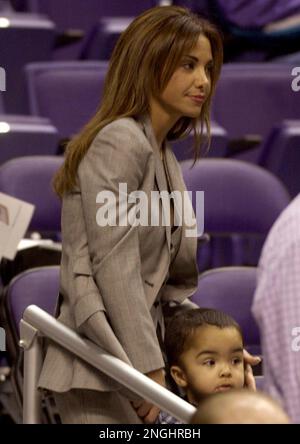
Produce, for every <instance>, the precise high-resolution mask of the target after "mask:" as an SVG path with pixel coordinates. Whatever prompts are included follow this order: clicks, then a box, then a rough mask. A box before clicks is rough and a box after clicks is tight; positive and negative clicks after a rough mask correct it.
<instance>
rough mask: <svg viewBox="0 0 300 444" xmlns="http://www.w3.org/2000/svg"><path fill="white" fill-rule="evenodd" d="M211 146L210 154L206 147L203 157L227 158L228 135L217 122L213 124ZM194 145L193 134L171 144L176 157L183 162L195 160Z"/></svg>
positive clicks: (203, 150) (203, 149)
mask: <svg viewBox="0 0 300 444" xmlns="http://www.w3.org/2000/svg"><path fill="white" fill-rule="evenodd" d="M210 131H211V146H210V150H209V152H208V153H206V152H205V150H206V147H205V145H204V147H203V148H202V153H201V157H225V155H226V146H227V133H226V131H225V130H224V128H222V127H221V126H220V125H218V124H217V123H216V122H211V128H210ZM193 143H194V136H193V133H191V134H190V135H189V136H188V137H186V138H185V139H181V140H175V141H172V142H171V145H172V149H173V151H174V154H175V156H176V157H177V159H178V160H179V161H180V162H181V161H183V160H187V159H193V157H194V154H193Z"/></svg>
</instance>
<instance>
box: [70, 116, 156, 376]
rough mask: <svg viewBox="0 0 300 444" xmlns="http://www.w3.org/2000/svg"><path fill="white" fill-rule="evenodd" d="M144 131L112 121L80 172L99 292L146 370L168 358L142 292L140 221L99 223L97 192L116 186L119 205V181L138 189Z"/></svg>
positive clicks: (145, 157) (129, 351)
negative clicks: (101, 224)
mask: <svg viewBox="0 0 300 444" xmlns="http://www.w3.org/2000/svg"><path fill="white" fill-rule="evenodd" d="M142 136H143V134H142V133H141V134H139V131H138V130H137V129H135V128H130V127H129V126H127V125H125V123H124V122H123V124H122V123H121V122H117V121H116V122H113V123H112V124H110V125H108V126H107V127H105V128H104V129H102V130H101V131H100V132H99V134H98V135H97V137H96V138H95V140H94V142H93V143H92V145H91V147H90V148H89V150H88V152H87V154H86V156H85V157H84V159H83V161H82V162H81V164H80V166H79V169H78V178H79V184H80V188H81V197H82V205H83V214H84V219H85V224H86V231H87V239H88V248H89V253H90V259H91V263H92V270H93V277H94V279H95V282H96V284H97V287H98V290H99V295H98V296H99V298H101V299H102V300H103V303H104V306H105V310H106V314H107V318H108V321H109V323H110V325H111V327H112V329H113V331H114V333H115V335H116V337H117V338H118V340H119V342H120V344H121V346H122V347H123V349H124V351H125V353H126V355H127V356H128V358H129V360H130V362H131V363H132V365H133V367H135V368H136V369H137V370H139V371H141V372H142V373H147V372H149V371H152V370H155V369H158V368H162V367H164V360H163V357H162V353H161V350H160V346H159V343H158V340H157V336H156V331H155V328H154V324H153V320H152V317H151V314H150V310H149V308H148V306H147V300H146V296H145V292H144V286H143V281H142V276H141V258H140V253H139V230H138V227H135V226H131V225H130V224H127V225H126V226H120V225H119V224H117V225H116V226H99V225H98V224H97V220H96V213H97V210H98V209H99V204H97V202H96V198H97V194H98V193H99V192H101V191H105V192H107V191H108V192H112V193H113V194H114V195H115V197H116V203H117V209H118V204H119V184H120V183H126V184H127V193H128V194H129V193H131V192H132V191H136V190H138V189H139V187H140V185H141V183H142V181H143V177H144V172H145V170H146V168H147V165H148V162H149V161H151V159H152V161H153V156H151V151H150V148H151V147H148V146H147V145H146V146H145V140H143V139H142ZM132 205H133V204H131V205H130V204H128V212H129V211H130V210H131V209H133V210H134V208H132ZM95 297H96V295H95ZM94 305H95V306H96V305H97V303H96V304H94ZM100 331H101V325H99V334H100Z"/></svg>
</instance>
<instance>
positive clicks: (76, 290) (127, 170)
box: [39, 6, 222, 424]
mask: <svg viewBox="0 0 300 444" xmlns="http://www.w3.org/2000/svg"><path fill="white" fill-rule="evenodd" d="M221 63H222V43H221V39H220V36H219V34H218V32H217V31H216V29H215V28H214V27H213V26H212V25H211V24H209V23H208V22H206V21H204V20H202V19H200V18H198V17H197V16H194V15H193V14H192V13H190V12H189V11H188V10H185V9H183V8H179V7H171V6H166V7H156V8H153V9H150V10H148V11H146V12H145V13H143V14H142V15H141V16H139V17H137V18H136V19H135V20H134V21H133V22H132V23H131V25H130V26H129V27H128V29H127V30H126V31H125V32H124V33H123V34H122V35H121V37H120V39H119V41H118V42H117V45H116V47H115V49H114V52H113V54H112V58H111V61H110V65H109V69H108V73H107V77H106V81H105V87H104V95H103V98H102V102H101V106H100V108H99V110H98V111H97V113H96V115H95V116H94V117H93V118H92V120H91V121H90V122H89V123H88V124H87V125H86V126H85V128H83V130H82V131H81V132H80V134H79V135H77V136H76V137H75V138H74V139H73V140H72V141H71V142H70V143H69V145H68V147H67V152H66V159H65V162H64V165H63V167H62V168H61V170H60V171H59V172H58V174H57V176H56V179H55V187H56V191H57V192H58V194H59V195H60V196H61V197H62V198H63V209H62V236H63V253H62V264H61V287H60V294H61V297H60V301H59V317H58V319H59V320H60V321H61V322H63V323H64V324H66V325H67V326H69V327H71V328H74V329H76V330H77V331H78V332H80V333H81V334H83V335H85V336H86V337H87V338H89V339H91V340H92V341H94V342H95V343H96V344H98V345H100V346H101V347H103V348H104V349H106V350H107V351H108V352H109V353H111V354H113V355H115V356H117V357H119V358H120V359H122V360H124V361H125V362H127V363H130V364H131V365H133V366H134V368H136V369H137V370H139V371H141V372H143V373H144V374H146V375H148V376H149V377H150V378H152V379H153V380H154V381H156V382H158V383H160V384H162V385H164V384H165V381H164V360H163V356H162V352H161V349H160V345H159V339H158V337H159V336H161V335H163V327H164V325H163V316H162V306H164V307H167V306H168V305H169V304H170V303H171V302H173V304H174V303H176V304H181V303H182V302H183V301H184V300H185V299H186V298H187V297H189V296H190V295H192V294H193V293H194V291H195V290H196V288H197V274H198V273H197V265H196V242H197V241H196V238H195V237H188V236H187V235H186V230H185V229H186V228H187V227H186V226H185V222H183V224H182V225H179V224H177V225H178V226H177V225H176V216H177V215H178V214H177V212H176V211H177V209H176V205H175V208H174V205H172V203H171V209H170V214H169V215H168V214H166V210H165V209H162V203H161V202H160V203H159V205H160V206H159V210H161V211H162V213H161V214H163V217H168V216H170V224H167V225H166V226H165V225H164V224H163V223H162V221H161V217H160V219H159V223H158V224H152V225H151V223H150V224H148V225H146V224H145V225H139V224H135V223H128V220H127V219H126V217H127V216H128V218H129V215H130V219H131V222H132V216H135V217H136V216H137V207H136V205H134V203H132V201H128V202H127V204H126V205H124V202H123V200H122V199H123V198H122V193H121V198H120V197H119V191H120V184H121V186H123V188H122V190H124V186H126V192H125V194H126V193H127V195H130V193H136V192H143V193H144V195H145V196H146V197H147V198H149V200H148V202H150V197H151V192H153V191H160V192H161V191H167V192H170V191H174V190H175V191H179V192H180V193H181V194H182V193H183V191H184V190H185V186H184V183H183V179H182V175H181V172H180V167H179V165H178V163H177V161H176V159H175V157H174V155H173V153H172V151H171V150H170V148H169V146H168V145H167V144H166V143H165V142H166V140H168V139H175V138H178V137H180V136H182V135H184V134H187V133H188V132H189V131H190V130H191V129H193V128H194V129H195V130H196V134H197V135H196V149H195V158H197V155H198V151H199V150H198V148H199V146H198V145H199V139H200V138H201V132H200V134H198V131H199V129H198V128H201V131H202V129H203V128H204V127H205V126H206V127H207V130H208V133H209V107H210V102H211V97H212V94H213V91H214V89H215V85H216V81H217V78H218V76H219V72H220V68H221ZM104 197H110V198H112V197H113V200H112V201H113V203H114V204H115V205H116V207H117V208H118V210H117V214H118V215H119V217H118V218H117V219H118V221H117V223H115V222H116V220H115V218H114V211H113V208H112V207H107V208H106V209H107V212H108V214H109V216H110V217H111V219H110V222H111V223H110V225H105V223H104V222H105V221H104V219H105V215H104V212H102V210H101V206H99V203H105V199H104ZM123 197H124V196H123ZM121 201H122V202H121ZM106 203H107V202H106ZM146 207H147V205H146ZM147 208H148V207H147ZM145 209H146V208H145V206H144V208H143V210H145ZM151 210H152V208H150V212H149V214H148V216H149V217H150V216H152V215H153V212H154V210H153V211H152V212H151ZM124 221H125V223H124ZM126 221H127V223H126ZM156 330H158V332H159V334H158V335H157V332H156ZM39 386H40V387H43V388H47V389H50V390H52V391H53V392H54V394H55V399H56V402H57V406H58V410H59V412H60V415H61V418H62V422H63V423H70V422H73V423H93V422H95V423H98V424H99V423H141V422H143V421H144V422H146V423H152V422H154V421H155V419H156V417H157V415H158V413H159V409H158V408H157V407H155V406H153V405H151V404H150V403H148V402H146V401H144V400H140V399H138V398H134V397H133V395H132V394H131V393H129V392H128V391H126V390H125V389H124V388H122V387H121V386H120V385H119V384H118V383H117V382H115V381H113V380H111V379H110V378H108V377H107V376H105V375H103V374H100V373H99V372H98V371H96V370H94V369H93V368H91V367H90V366H89V365H87V364H85V363H84V362H82V361H81V360H80V359H77V358H76V357H74V356H73V355H71V354H69V353H68V352H66V351H64V350H63V349H61V348H60V347H59V346H58V345H54V344H50V345H49V347H48V351H47V355H46V359H45V362H44V366H43V371H42V375H41V378H40V382H39Z"/></svg>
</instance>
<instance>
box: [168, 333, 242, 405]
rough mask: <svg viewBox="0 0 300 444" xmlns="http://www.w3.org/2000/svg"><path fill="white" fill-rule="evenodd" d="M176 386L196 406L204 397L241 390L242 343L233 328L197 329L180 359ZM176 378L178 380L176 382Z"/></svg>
mask: <svg viewBox="0 0 300 444" xmlns="http://www.w3.org/2000/svg"><path fill="white" fill-rule="evenodd" d="M180 362H181V366H180V367H176V366H175V367H172V368H171V373H172V375H173V377H174V371H175V372H176V368H177V370H178V374H177V378H175V377H174V379H175V380H176V383H177V384H178V385H180V386H182V387H184V388H185V390H186V392H187V396H188V400H189V401H190V402H193V403H198V401H199V400H200V398H201V397H202V396H203V395H208V394H211V393H214V392H219V391H226V390H232V389H238V388H242V387H243V386H244V361H243V342H242V338H241V335H240V333H239V331H238V330H237V329H236V328H234V327H227V328H222V329H221V328H218V327H214V326H211V325H205V326H202V327H199V328H198V329H197V330H196V331H195V333H194V335H193V337H192V339H191V345H190V347H189V348H188V350H187V351H185V352H184V353H183V354H182V355H181V357H180ZM178 377H179V380H178Z"/></svg>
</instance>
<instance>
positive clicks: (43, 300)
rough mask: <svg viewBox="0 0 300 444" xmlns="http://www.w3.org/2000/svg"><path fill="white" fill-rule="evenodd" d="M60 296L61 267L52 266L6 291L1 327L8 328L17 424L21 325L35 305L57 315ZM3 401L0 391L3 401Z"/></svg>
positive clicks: (0, 307)
mask: <svg viewBox="0 0 300 444" xmlns="http://www.w3.org/2000/svg"><path fill="white" fill-rule="evenodd" d="M58 292H59V266H51V267H40V268H35V269H31V270H28V271H26V272H24V273H21V274H19V275H18V276H16V277H15V278H14V279H13V280H12V281H11V282H10V284H9V285H8V286H7V287H5V289H4V291H3V294H2V295H1V304H0V313H1V325H3V326H4V328H5V331H6V337H7V353H6V356H7V361H8V362H7V363H6V364H8V365H9V366H10V367H11V372H10V375H9V377H8V380H7V381H6V383H9V384H10V386H11V391H12V393H11V394H10V399H12V400H13V401H12V400H10V403H8V406H7V410H8V411H7V413H8V414H10V415H11V417H12V418H13V420H14V421H16V422H21V418H22V398H23V395H22V393H23V365H22V362H23V353H22V350H21V348H20V347H19V339H20V331H19V324H20V321H21V319H22V316H23V312H24V310H25V309H26V308H27V307H28V306H29V305H31V304H35V305H37V306H38V307H40V308H42V309H43V310H45V311H47V312H48V313H50V314H54V309H55V304H56V300H57V296H58ZM4 398H5V397H4ZM6 398H7V395H6ZM2 399H3V396H2V393H1V391H0V400H1V401H2ZM5 401H7V399H5Z"/></svg>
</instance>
